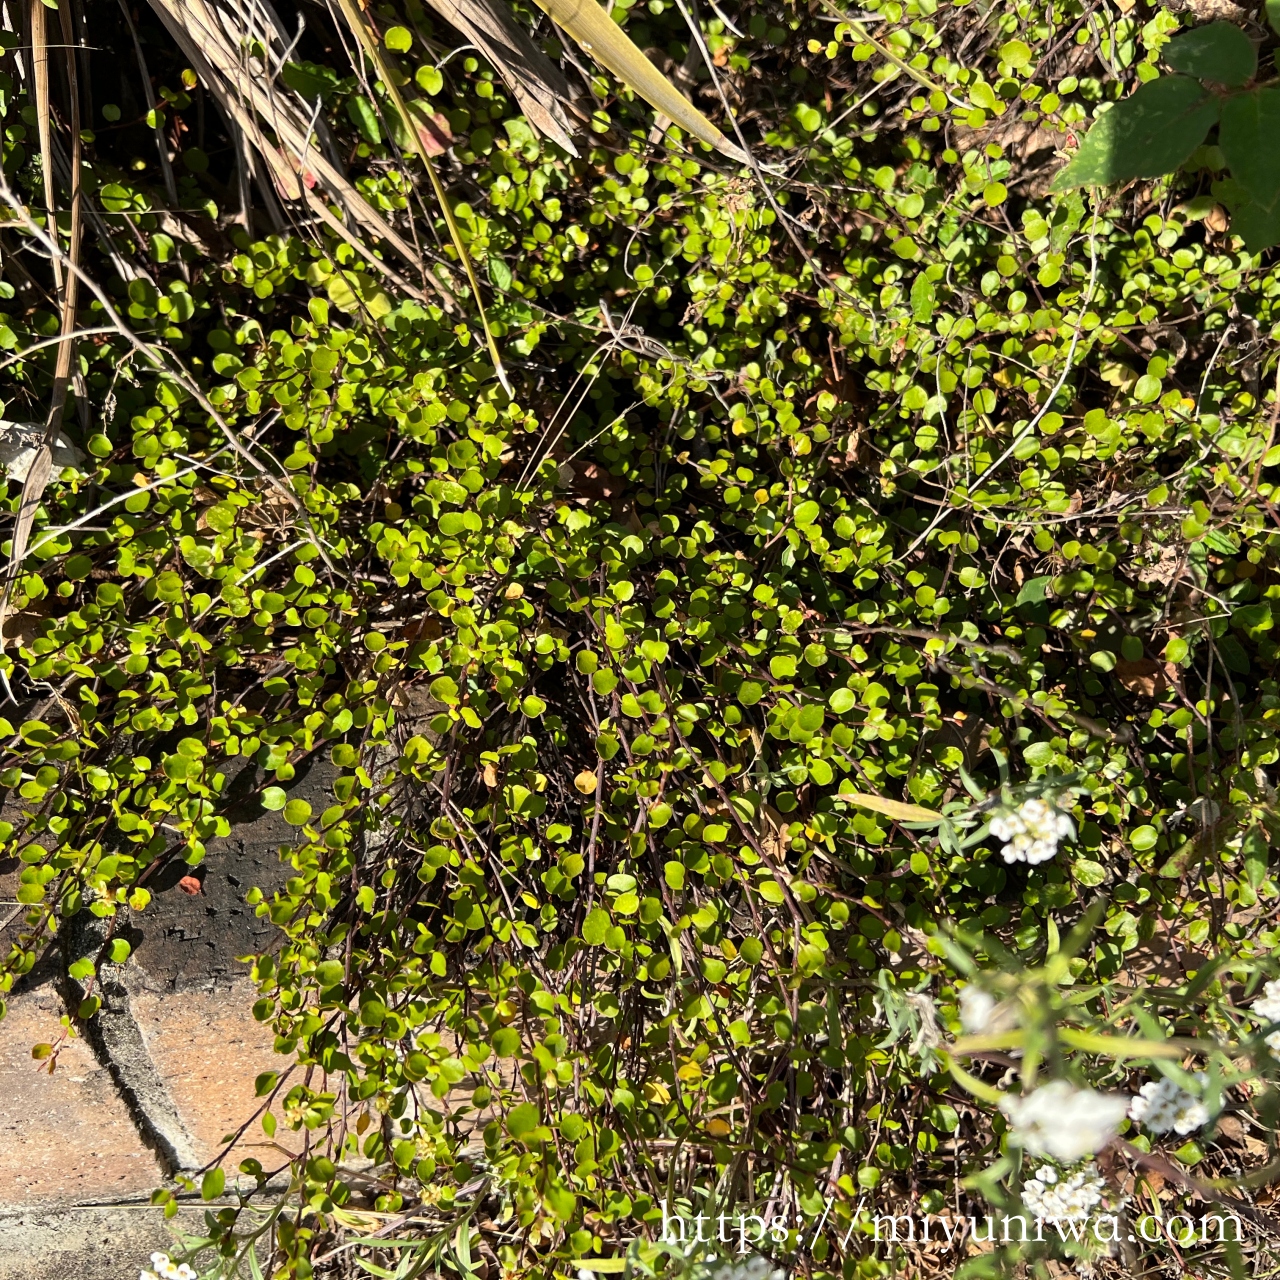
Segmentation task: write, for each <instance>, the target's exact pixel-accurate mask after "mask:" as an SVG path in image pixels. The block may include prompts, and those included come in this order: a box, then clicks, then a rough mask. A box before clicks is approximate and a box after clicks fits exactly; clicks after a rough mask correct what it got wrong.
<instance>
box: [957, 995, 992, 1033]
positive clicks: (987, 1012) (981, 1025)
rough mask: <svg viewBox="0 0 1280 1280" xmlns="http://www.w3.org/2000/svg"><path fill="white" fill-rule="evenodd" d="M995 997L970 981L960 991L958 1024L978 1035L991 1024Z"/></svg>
mask: <svg viewBox="0 0 1280 1280" xmlns="http://www.w3.org/2000/svg"><path fill="white" fill-rule="evenodd" d="M995 1011H996V998H995V996H993V995H992V994H991V993H990V992H989V991H983V989H982V988H981V987H976V986H974V985H973V983H970V984H969V985H968V986H967V987H965V989H964V990H963V991H961V992H960V1025H961V1026H962V1027H963V1028H964V1029H965V1031H967V1032H968V1033H969V1034H970V1035H971V1036H980V1035H981V1034H982V1033H983V1032H984V1031H986V1030H987V1028H988V1027H989V1026H990V1025H991V1015H992V1014H993V1013H995Z"/></svg>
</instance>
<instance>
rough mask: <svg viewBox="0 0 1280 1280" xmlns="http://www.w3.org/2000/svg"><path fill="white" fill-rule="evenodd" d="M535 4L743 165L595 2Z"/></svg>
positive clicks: (660, 107) (652, 100) (636, 89)
mask: <svg viewBox="0 0 1280 1280" xmlns="http://www.w3.org/2000/svg"><path fill="white" fill-rule="evenodd" d="M538 5H539V6H540V7H541V8H542V9H543V10H544V11H545V12H546V13H547V14H548V15H549V16H550V17H551V18H552V20H553V21H554V22H555V23H556V24H557V25H558V26H561V27H563V28H564V29H565V30H566V31H567V32H568V33H569V34H570V35H571V36H572V37H573V38H574V39H575V40H576V41H577V42H578V43H579V44H580V45H581V46H582V48H583V50H584V51H585V52H586V53H589V54H590V55H591V57H593V58H594V59H595V60H596V61H597V62H598V63H599V64H600V65H601V66H602V67H604V68H605V69H606V70H608V71H611V72H612V73H613V74H614V76H616V77H617V78H618V79H619V80H621V81H622V83H623V84H625V85H626V86H627V88H629V89H630V90H631V91H632V92H633V93H638V94H639V95H640V97H642V98H643V99H644V100H645V101H646V102H647V103H648V104H649V105H650V106H651V107H653V108H654V110H656V111H660V112H662V114H663V115H664V116H667V117H668V118H669V119H671V120H673V121H674V122H675V123H676V124H678V125H679V126H680V127H681V128H682V129H683V130H684V131H685V132H686V133H691V134H693V136H694V137H695V138H698V139H700V140H701V141H703V142H705V143H707V144H708V145H709V146H713V147H715V149H716V150H717V151H720V152H723V154H724V155H726V156H728V157H729V158H730V159H732V160H736V161H737V162H738V163H739V164H747V163H748V160H747V156H746V154H745V152H743V150H742V148H741V147H738V146H735V145H734V144H733V143H732V142H730V141H729V139H728V138H726V137H725V136H724V134H723V133H721V132H720V130H719V129H717V128H716V127H715V125H713V124H712V123H711V121H710V120H708V119H707V117H706V116H704V115H703V114H702V112H701V111H699V110H698V108H697V107H695V106H694V105H693V103H692V102H690V101H689V100H688V98H686V97H685V96H684V95H683V94H682V93H681V92H680V91H679V90H678V89H677V88H676V87H675V85H673V84H672V83H671V81H670V80H668V79H667V78H666V76H664V75H663V74H662V72H661V71H659V70H658V68H657V67H655V66H654V65H653V63H652V62H650V61H649V59H648V58H646V57H645V56H644V54H643V53H641V51H640V50H639V48H637V46H636V45H635V44H633V43H632V40H631V37H630V36H628V35H627V33H626V32H625V31H623V29H622V28H621V27H620V26H618V24H617V23H616V22H614V20H613V19H612V18H611V17H610V16H609V13H608V10H606V9H604V8H602V7H601V6H600V5H598V4H596V2H595V0H538Z"/></svg>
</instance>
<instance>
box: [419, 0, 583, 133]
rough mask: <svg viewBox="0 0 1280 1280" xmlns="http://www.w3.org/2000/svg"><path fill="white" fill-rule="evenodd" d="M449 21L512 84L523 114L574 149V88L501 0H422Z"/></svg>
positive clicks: (578, 113)
mask: <svg viewBox="0 0 1280 1280" xmlns="http://www.w3.org/2000/svg"><path fill="white" fill-rule="evenodd" d="M427 3H428V4H430V5H431V7H432V8H433V9H434V10H435V11H436V12H437V13H438V14H439V15H440V16H441V17H442V18H444V20H445V21H446V22H448V23H449V25H450V26H453V27H457V29H458V30H459V31H461V32H462V34H463V35H464V36H466V37H467V39H468V40H469V41H470V42H471V43H472V44H473V45H475V47H476V48H477V49H479V50H480V52H481V53H483V54H484V56H485V58H486V59H488V61H489V63H490V65H491V66H492V67H493V68H494V70H495V71H497V73H498V74H499V75H500V76H501V77H502V80H503V83H504V84H506V86H507V88H508V89H510V90H511V92H512V94H513V95H514V96H515V99H516V101H517V102H518V103H519V104H520V110H521V111H523V112H524V117H525V119H526V120H528V122H529V123H530V124H531V125H532V126H533V128H534V129H536V130H537V131H538V132H539V133H541V134H542V135H543V136H545V137H547V138H550V139H551V141H552V142H554V143H555V144H556V145H557V146H559V147H562V148H563V149H564V150H565V151H567V152H568V153H569V154H570V155H571V156H576V155H577V154H578V149H577V148H576V147H575V146H574V145H573V139H572V138H571V137H570V136H569V130H570V129H571V128H572V127H573V126H572V124H571V123H570V120H569V116H568V115H567V114H566V110H565V109H566V108H568V110H569V111H570V112H572V113H573V115H574V116H576V117H578V118H579V119H585V114H586V113H584V112H583V111H582V110H581V109H580V108H579V107H577V106H576V104H575V103H574V99H575V98H576V97H577V96H578V95H577V91H576V90H575V89H574V88H573V86H572V85H570V83H569V81H568V79H567V78H566V77H565V75H564V73H563V72H562V71H561V70H560V68H559V67H557V66H556V64H555V63H554V62H552V61H551V59H550V58H548V57H547V55H546V54H545V53H543V52H542V50H541V49H539V48H538V46H537V45H536V44H534V42H533V40H532V39H531V38H530V36H529V33H528V32H527V31H525V30H524V28H523V27H521V26H520V25H519V23H517V22H516V20H515V18H514V17H513V16H512V13H511V10H510V9H508V8H507V7H506V5H505V4H504V3H503V0H427Z"/></svg>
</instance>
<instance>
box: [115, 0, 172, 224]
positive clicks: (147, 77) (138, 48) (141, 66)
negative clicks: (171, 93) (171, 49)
mask: <svg viewBox="0 0 1280 1280" xmlns="http://www.w3.org/2000/svg"><path fill="white" fill-rule="evenodd" d="M120 10H121V12H122V13H123V14H124V20H125V22H126V24H127V25H128V27H129V34H130V35H131V36H132V37H133V52H134V57H136V58H137V59H138V71H139V72H140V73H141V75H142V92H143V96H144V99H145V101H146V104H147V111H148V112H149V113H152V114H153V115H154V113H155V110H156V91H155V90H154V89H153V88H152V87H151V73H150V72H149V71H148V69H147V59H146V57H145V56H144V54H143V52H142V41H141V40H139V39H138V28H137V27H136V26H135V25H134V22H133V14H132V13H130V12H129V0H120ZM154 132H155V135H156V150H157V151H158V152H159V153H160V172H161V173H162V174H163V175H164V189H165V192H166V193H167V194H168V196H169V207H170V208H171V209H174V210H176V209H177V207H178V183H177V181H176V180H175V178H174V176H173V165H171V164H170V163H169V148H168V147H167V146H166V145H165V141H164V129H163V128H162V127H161V125H160V122H159V120H158V119H157V120H156V125H155V130H154Z"/></svg>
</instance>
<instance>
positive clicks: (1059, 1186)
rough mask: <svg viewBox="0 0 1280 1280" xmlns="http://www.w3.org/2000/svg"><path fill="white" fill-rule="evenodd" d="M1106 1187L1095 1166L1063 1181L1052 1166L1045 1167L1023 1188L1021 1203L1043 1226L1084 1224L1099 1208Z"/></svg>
mask: <svg viewBox="0 0 1280 1280" xmlns="http://www.w3.org/2000/svg"><path fill="white" fill-rule="evenodd" d="M1105 1195H1106V1184H1105V1183H1104V1182H1103V1181H1102V1179H1101V1178H1099V1177H1098V1170H1097V1168H1096V1167H1095V1166H1093V1165H1091V1164H1088V1165H1085V1167H1084V1168H1083V1169H1080V1170H1078V1171H1077V1172H1076V1173H1073V1174H1071V1176H1070V1177H1067V1178H1063V1177H1062V1176H1061V1175H1060V1174H1059V1173H1058V1171H1057V1169H1055V1168H1054V1167H1053V1166H1052V1165H1049V1164H1047V1165H1045V1166H1044V1167H1043V1168H1042V1169H1039V1170H1038V1171H1037V1172H1036V1175H1035V1177H1033V1178H1031V1179H1030V1180H1029V1181H1028V1182H1027V1185H1026V1186H1025V1187H1023V1188H1022V1203H1023V1204H1024V1205H1026V1206H1027V1208H1028V1209H1030V1210H1031V1212H1032V1213H1033V1214H1034V1215H1035V1216H1036V1217H1037V1218H1041V1219H1043V1220H1044V1221H1045V1222H1086V1221H1088V1219H1089V1217H1090V1216H1091V1215H1092V1214H1093V1212H1094V1210H1095V1209H1097V1208H1098V1206H1099V1205H1100V1204H1102V1202H1103V1199H1104V1198H1105Z"/></svg>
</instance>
